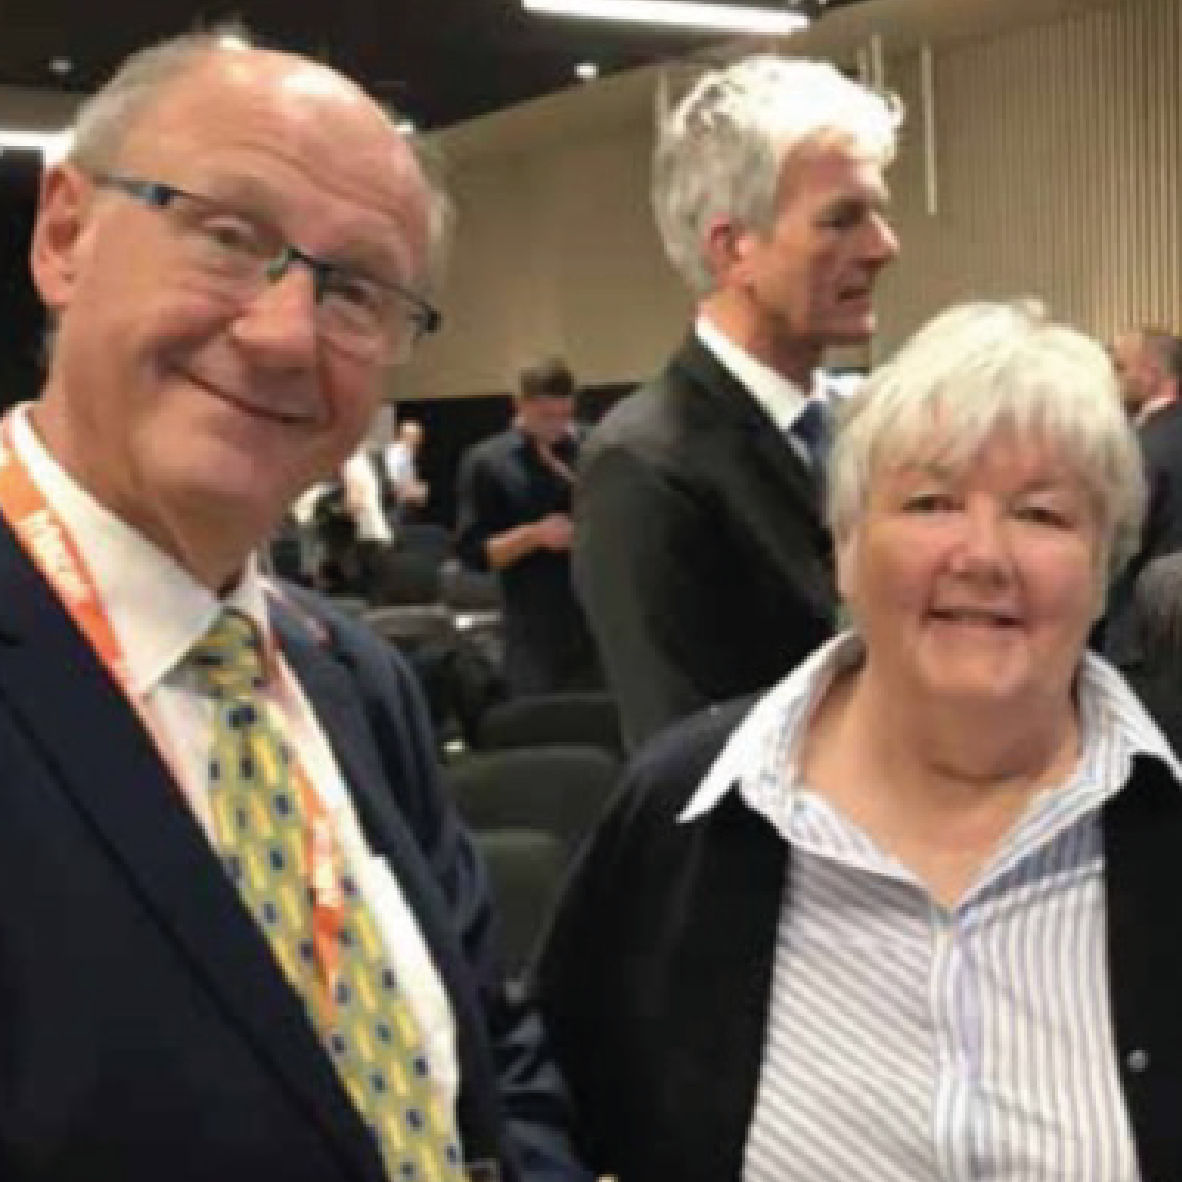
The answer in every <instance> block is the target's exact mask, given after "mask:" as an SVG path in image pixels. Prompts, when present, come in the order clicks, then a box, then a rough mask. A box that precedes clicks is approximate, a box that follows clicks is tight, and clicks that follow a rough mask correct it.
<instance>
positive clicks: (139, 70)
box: [66, 21, 453, 283]
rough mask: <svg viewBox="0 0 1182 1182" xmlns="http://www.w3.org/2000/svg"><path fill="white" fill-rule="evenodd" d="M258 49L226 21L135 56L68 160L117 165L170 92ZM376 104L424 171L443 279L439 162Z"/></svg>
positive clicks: (106, 91) (85, 107)
mask: <svg viewBox="0 0 1182 1182" xmlns="http://www.w3.org/2000/svg"><path fill="white" fill-rule="evenodd" d="M256 47H257V43H256V41H255V40H254V38H253V37H252V35H251V34H250V32H249V30H248V29H247V28H246V26H245V25H243V24H241V23H240V22H238V21H226V22H220V23H218V24H217V25H214V26H212V27H210V28H208V29H203V30H199V31H197V32H193V33H182V34H180V35H179V36H176V37H170V38H169V39H168V40H166V41H161V42H158V43H157V44H155V45H149V46H147V47H146V48H145V49H141V50H138V51H137V52H135V53H133V54H131V55H130V56H129V57H128V58H126V59H125V60H124V62H123V64H122V65H121V66H120V67H119V69H118V70H117V71H116V72H115V74H114V75H112V77H111V78H110V79H109V80H108V81H107V82H106V83H105V84H104V85H103V86H102V87H101V88H100V89H99V90H97V91H96V92H95V93H94V94H93V95H92V96H91V97H90V98H89V99H87V100H86V101H85V102H84V103H83V104H82V105H81V106H80V107H79V109H78V114H77V116H76V118H75V121H74V127H73V141H72V143H71V146H70V150H69V152H68V153H67V156H66V159H67V160H68V161H70V162H71V163H73V164H76V165H78V166H79V167H80V168H82V169H85V170H86V171H88V172H102V171H104V170H106V169H110V168H113V167H115V166H116V163H117V161H118V159H119V155H120V152H121V151H122V149H123V144H124V142H125V140H126V139H127V136H128V134H129V133H130V132H131V130H132V129H133V128H134V127H135V125H136V123H137V121H138V120H139V119H140V117H141V116H142V115H143V114H144V113H145V112H147V111H149V110H151V108H152V106H153V105H154V104H155V103H156V102H157V100H158V99H159V98H160V96H161V94H162V93H163V92H164V91H165V90H167V89H168V88H169V87H171V86H173V85H175V84H176V83H177V82H179V81H180V80H181V79H182V78H184V77H185V76H186V75H187V74H189V73H191V72H192V71H194V70H196V69H198V68H199V67H201V66H202V65H204V64H205V63H206V62H207V61H208V60H209V59H210V58H211V57H213V56H215V55H217V54H223V53H236V52H244V51H248V50H251V49H254V48H256ZM309 60H311V59H309ZM373 101H374V105H375V106H377V107H378V108H379V109H380V110H381V111H382V112H383V114H384V115H385V117H386V119H387V120H388V121H389V123H390V126H391V128H392V129H393V130H394V131H396V132H398V134H399V135H401V136H402V137H403V138H404V139H405V140H406V141H407V142H408V144H409V145H410V147H411V149H412V151H413V152H414V153H415V157H416V159H417V160H418V162H419V165H420V168H421V170H422V173H423V178H424V181H425V183H426V186H427V200H428V219H429V221H428V225H429V239H428V251H427V254H428V257H427V274H426V276H424V278H425V279H426V280H427V281H428V283H432V282H435V281H437V280H438V278H439V276H440V274H441V272H442V270H443V267H444V264H445V261H446V255H447V249H448V244H449V240H450V236H451V228H452V221H453V214H452V205H451V202H450V200H449V199H448V197H447V195H446V193H445V192H444V189H443V186H442V183H441V182H440V179H439V177H440V173H441V168H440V165H439V161H438V160H437V159H436V158H435V157H434V156H433V155H432V154H430V153H429V152H428V151H426V150H425V149H424V147H423V145H422V144H421V143H420V142H418V141H417V140H416V139H415V138H414V137H413V136H408V135H406V134H405V133H404V132H403V131H402V127H401V124H402V120H401V117H400V116H399V115H398V114H397V113H396V112H393V111H391V110H389V108H388V107H386V106H385V105H384V104H382V103H379V102H378V101H377V100H376V99H375V100H373Z"/></svg>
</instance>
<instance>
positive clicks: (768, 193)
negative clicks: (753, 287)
mask: <svg viewBox="0 0 1182 1182" xmlns="http://www.w3.org/2000/svg"><path fill="white" fill-rule="evenodd" d="M902 114H903V111H902V104H901V103H900V102H899V100H898V99H896V98H895V97H894V96H891V95H884V94H879V93H876V92H875V91H872V90H869V89H868V88H867V87H865V86H862V85H860V84H859V83H857V82H853V81H851V80H850V79H848V78H847V77H845V75H844V74H842V73H841V72H840V71H839V70H837V69H836V68H835V67H834V66H831V65H829V64H828V63H825V62H814V61H804V60H795V61H790V60H788V59H785V58H779V57H774V56H771V55H759V56H756V57H749V58H744V59H743V60H742V61H739V62H736V63H735V64H733V65H731V66H728V67H727V68H725V69H721V70H713V71H711V72H710V73H708V74H706V75H705V76H703V77H702V78H700V79H699V80H698V82H697V83H696V85H695V86H694V87H693V88H692V89H691V90H690V92H689V93H688V94H687V95H686V96H685V98H683V99H682V100H681V102H680V103H679V104H678V105H677V106H676V107H675V108H674V109H673V110H672V111H671V112H670V113H668V114H667V115H663V116H662V117H661V118H660V120H659V126H658V128H657V146H656V152H655V155H654V159H653V183H652V200H653V209H654V212H655V214H656V219H657V227H658V229H659V230H660V233H661V239H662V241H663V242H664V245H665V253H666V254H667V255H668V256H669V260H670V261H671V262H672V263H673V265H674V266H675V267H676V268H677V269H678V271H680V272H681V274H682V275H683V276H684V277H685V279H686V281H687V282H688V283H689V285H690V286H691V287H692V288H693V290H694V291H695V292H696V293H697V294H699V295H706V294H708V293H709V292H710V291H711V290H712V289H713V287H714V276H713V275H712V274H711V269H710V266H709V263H708V261H707V258H706V252H705V247H706V232H707V230H708V228H709V225H710V223H711V221H712V220H713V219H714V218H716V217H719V216H723V217H727V218H730V219H733V220H734V221H736V222H738V223H739V224H741V225H742V226H744V227H746V228H747V229H749V230H751V231H753V232H755V233H767V232H768V231H769V230H770V228H771V224H772V221H773V217H774V213H775V201H776V191H777V188H778V185H779V182H780V175H781V172H782V169H783V166H784V163H785V161H786V160H787V159H788V158H789V157H791V156H792V154H793V153H795V152H797V151H798V150H799V149H801V148H804V147H811V146H822V145H826V144H830V143H836V144H840V145H842V146H844V147H848V148H849V149H850V150H851V151H853V152H854V153H855V154H856V155H858V156H864V157H866V158H868V159H870V160H872V161H874V162H875V163H877V164H880V165H881V166H883V167H885V166H886V165H887V164H888V163H889V162H890V161H891V160H892V159H893V157H894V153H895V141H896V134H897V130H898V127H899V124H900V122H901V120H902Z"/></svg>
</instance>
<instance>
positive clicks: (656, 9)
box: [521, 0, 809, 35]
mask: <svg viewBox="0 0 1182 1182" xmlns="http://www.w3.org/2000/svg"><path fill="white" fill-rule="evenodd" d="M521 2H522V5H523V7H525V8H526V9H528V10H530V11H533V12H546V13H551V14H553V15H555V16H577V17H584V18H587V19H591V20H613V21H633V22H636V23H639V24H646V25H676V26H679V27H682V28H696V29H715V30H721V31H724V32H731V33H765V34H770V35H776V34H784V33H797V32H799V31H800V30H801V29H803V28H805V27H806V26H807V25H808V23H809V18H808V17H807V16H806V15H805V14H804V13H803V12H800V11H799V10H797V9H792V8H784V7H783V6H779V7H775V8H767V7H764V8H759V7H756V6H755V5H742V6H740V5H737V4H705V3H696V2H694V0H521Z"/></svg>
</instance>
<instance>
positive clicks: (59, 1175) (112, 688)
mask: <svg viewBox="0 0 1182 1182" xmlns="http://www.w3.org/2000/svg"><path fill="white" fill-rule="evenodd" d="M303 606H304V609H305V611H306V610H307V609H308V608H309V606H311V607H312V610H313V611H315V612H319V611H320V607H319V605H318V604H313V603H312V602H311V601H305V602H304V604H303ZM275 614H276V617H277V618H276V626H277V630H278V633H279V636H280V643H281V645H282V648H283V652H284V655H285V657H286V659H287V661H288V662H289V664H290V666H291V668H292V669H293V670H294V672H295V674H296V676H297V677H298V678H299V680H300V682H301V685H302V686H303V688H304V690H305V692H306V694H307V696H308V699H309V700H310V702H311V704H312V707H313V709H314V711H315V713H316V715H317V718H318V719H319V721H320V724H321V726H322V727H323V729H324V731H325V733H326V735H327V736H328V739H329V741H330V744H331V746H332V748H333V751H334V753H335V755H336V758H337V760H338V762H339V764H340V767H341V770H342V772H343V774H344V776H345V778H346V780H347V782H348V784H349V786H350V789H351V792H352V795H353V799H354V802H355V805H356V808H357V812H358V815H359V818H360V820H361V824H362V828H363V829H364V831H365V833H366V836H367V838H368V841H369V843H370V846H371V848H372V849H373V850H374V852H375V853H377V854H380V855H381V856H383V857H384V858H386V860H387V862H388V864H389V866H390V868H391V870H392V871H393V874H394V876H395V878H396V879H397V881H398V883H399V885H400V887H401V889H402V891H403V892H404V894H405V895H406V897H407V900H408V903H409V905H410V906H411V908H412V910H413V911H414V913H415V915H416V917H417V919H418V922H419V925H420V927H421V929H422V931H423V933H424V936H425V938H426V940H427V942H428V944H429V946H430V949H431V952H432V955H433V957H434V961H435V965H436V967H437V969H438V970H439V972H440V974H441V977H442V979H443V981H444V984H445V986H446V989H447V992H448V994H449V998H450V1001H451V1005H452V1009H453V1012H454V1015H455V1020H456V1024H457V1044H458V1047H457V1049H458V1055H459V1059H460V1067H461V1081H462V1082H461V1093H460V1098H459V1103H458V1116H459V1123H460V1133H461V1138H462V1140H463V1143H464V1149H465V1155H466V1157H467V1158H468V1159H469V1160H474V1159H491V1160H495V1161H497V1162H498V1163H499V1165H500V1168H501V1175H502V1177H506V1178H522V1179H530V1180H533V1179H538V1180H543V1179H544V1180H545V1182H557V1180H558V1179H570V1178H577V1179H580V1180H581V1179H583V1178H584V1176H585V1175H584V1173H583V1171H582V1170H581V1168H580V1167H579V1166H578V1165H577V1164H576V1162H575V1161H574V1159H573V1157H572V1156H571V1154H570V1152H569V1149H568V1142H567V1137H566V1121H567V1106H566V1101H565V1095H564V1091H563V1088H562V1085H561V1083H560V1081H559V1079H558V1077H557V1074H556V1073H555V1072H554V1070H553V1069H552V1067H551V1066H550V1063H549V1060H548V1058H547V1057H546V1055H545V1054H544V1052H543V1049H542V1046H541V1038H540V1027H539V1024H538V1022H537V1019H536V1018H535V1017H534V1015H533V1013H532V1011H530V1010H528V1009H526V1008H524V1007H522V1006H520V1005H515V1004H513V1003H511V1002H510V1001H509V1000H508V999H506V997H505V995H504V992H503V990H502V988H501V985H500V976H499V972H498V968H497V965H496V957H495V953H494V949H493V945H494V939H493V931H492V926H493V924H492V919H491V914H490V909H489V905H488V895H487V890H486V884H485V879H484V876H483V871H482V869H481V867H480V864H479V861H478V859H477V858H476V856H475V855H474V852H473V847H472V845H471V843H470V842H469V840H468V839H467V837H466V836H465V834H464V833H463V832H462V831H461V829H460V828H459V827H458V825H457V823H456V820H455V818H454V815H453V813H452V811H451V809H450V808H449V807H447V806H446V805H445V803H444V798H443V797H442V795H441V793H440V789H439V786H438V784H437V779H436V771H435V767H434V762H433V757H432V753H431V745H430V741H429V731H428V730H427V726H426V723H425V721H424V715H423V710H422V707H421V704H420V701H419V698H418V696H417V694H416V692H415V690H414V687H413V685H412V683H411V682H410V679H409V677H408V675H407V674H406V672H405V671H404V669H403V667H402V665H401V663H400V661H399V660H398V658H397V656H396V655H395V654H394V653H393V652H392V651H391V650H389V649H388V648H386V647H385V646H383V645H381V644H379V643H378V642H376V641H375V640H373V639H372V638H371V637H369V636H368V634H366V633H365V632H363V631H362V630H361V629H359V628H358V627H357V626H356V625H351V624H349V623H348V622H346V621H345V620H343V619H338V618H335V617H332V616H327V617H324V619H325V622H326V624H327V628H323V629H322V628H318V627H309V624H308V620H307V619H306V617H305V615H304V613H302V612H301V613H295V612H291V611H287V610H284V609H282V608H277V610H276V613H275ZM0 900H2V902H0V1177H3V1178H4V1179H14V1180H21V1182H24V1180H29V1182H32V1180H33V1179H36V1180H37V1182H58V1180H60V1182H66V1180H70V1182H74V1180H76V1179H79V1178H84V1177H95V1178H117V1179H119V1180H120V1182H159V1180H160V1179H165V1178H167V1179H169V1180H170V1182H188V1180H192V1182H198V1180H200V1182H212V1180H213V1179H219V1180H221V1179H238V1178H241V1179H247V1178H250V1179H276V1180H278V1179H282V1180H283V1182H303V1180H307V1182H312V1180H316V1182H337V1180H341V1182H343V1180H345V1179H357V1180H363V1179H366V1180H369V1182H379V1180H380V1179H382V1178H383V1177H384V1174H383V1169H382V1165H381V1161H380V1158H379V1155H378V1153H377V1151H376V1148H375V1146H374V1143H373V1141H372V1139H371V1137H370V1136H369V1134H368V1132H367V1131H366V1129H365V1128H364V1126H363V1124H362V1122H361V1119H360V1118H359V1116H358V1115H357V1113H356V1111H355V1110H354V1108H353V1107H352V1105H351V1103H350V1101H349V1099H348V1097H347V1095H346V1093H345V1092H344V1091H343V1089H342V1087H341V1085H340V1084H339V1082H338V1080H337V1078H336V1076H335V1074H334V1071H333V1068H332V1066H331V1064H330V1063H329V1061H328V1059H327V1058H326V1056H325V1054H324V1053H323V1051H322V1050H321V1047H320V1045H319V1043H318V1042H317V1038H316V1035H315V1033H314V1031H313V1028H312V1026H311V1025H310V1024H309V1022H308V1020H307V1018H306V1016H305V1014H304V1012H303V1009H302V1006H301V1004H300V1002H299V1000H298V998H297V997H296V995H295V994H294V993H293V992H292V990H291V989H290V988H289V987H288V985H287V984H286V982H285V980H284V978H283V976H282V974H281V972H280V971H279V970H278V968H277V967H276V964H275V962H274V960H273V958H272V956H271V954H270V952H269V950H268V949H267V947H266V944H265V942H264V941H263V939H262V938H261V936H260V935H259V933H258V931H257V929H256V928H255V926H254V924H253V923H252V921H251V919H250V917H249V916H248V914H247V912H246V911H245V909H244V908H243V907H242V905H241V903H240V902H239V900H238V898H237V896H236V893H235V891H234V888H233V886H232V885H231V884H230V882H229V880H228V879H227V877H226V875H225V874H224V873H223V871H222V869H221V867H220V864H219V862H218V860H217V858H216V856H215V854H214V853H213V851H212V850H211V849H210V847H209V845H208V842H207V841H206V839H205V837H204V835H203V833H202V831H201V829H200V828H199V826H198V825H197V823H196V821H195V820H194V818H193V817H192V815H191V814H190V812H189V809H188V808H187V806H186V804H185V802H184V800H183V799H182V797H181V795H180V793H179V791H178V790H177V788H176V786H175V784H174V782H173V780H172V778H171V776H170V774H169V772H168V770H167V768H166V767H165V765H164V764H163V763H162V761H161V759H160V757H159V756H158V754H157V752H156V749H155V747H154V746H153V744H152V742H151V740H150V739H149V737H148V735H147V733H146V732H145V730H144V729H143V727H142V725H141V723H140V722H139V720H138V718H137V716H136V714H135V713H134V712H133V710H132V709H131V708H130V707H129V705H128V703H127V702H126V700H125V699H124V697H123V695H122V693H121V692H120V690H119V689H118V688H117V687H116V685H115V684H114V682H113V681H112V680H111V678H110V677H109V675H108V674H107V672H106V670H105V669H104V668H103V667H102V665H101V664H100V663H99V661H98V659H97V657H96V656H95V654H94V653H93V652H92V650H91V649H90V648H89V647H88V645H87V644H86V643H85V642H84V641H83V639H82V637H81V636H80V634H79V633H78V632H77V630H76V629H75V627H74V624H73V623H72V621H71V620H70V619H69V617H68V616H67V614H66V613H65V612H64V610H63V609H62V607H61V605H60V604H59V602H58V601H57V599H56V598H55V596H54V595H53V594H52V592H51V591H50V590H49V588H48V586H47V585H46V584H45V583H44V581H43V580H42V578H41V576H40V575H39V574H38V573H37V572H36V570H35V569H34V568H33V566H32V565H31V564H30V562H29V561H28V559H27V558H26V557H25V555H24V554H23V552H22V551H21V550H20V548H19V546H18V545H17V543H16V541H15V539H14V538H13V535H12V533H11V531H10V530H9V529H8V527H7V525H5V524H3V523H0Z"/></svg>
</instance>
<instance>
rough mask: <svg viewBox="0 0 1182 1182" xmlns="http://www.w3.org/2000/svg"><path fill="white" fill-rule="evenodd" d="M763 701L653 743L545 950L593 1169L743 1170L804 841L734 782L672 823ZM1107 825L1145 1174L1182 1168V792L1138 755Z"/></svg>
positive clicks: (1125, 1051)
mask: <svg viewBox="0 0 1182 1182" xmlns="http://www.w3.org/2000/svg"><path fill="white" fill-rule="evenodd" d="M749 705H750V703H749V702H748V703H743V704H739V705H733V706H728V707H726V708H723V709H721V710H717V711H709V712H706V713H704V714H702V715H700V716H698V717H697V718H694V719H692V720H690V721H687V722H686V723H684V724H682V725H681V726H679V727H677V728H675V729H674V730H673V731H671V732H669V733H668V734H667V735H665V736H662V737H661V738H660V739H658V740H656V741H655V742H654V743H653V744H652V745H651V747H649V748H648V749H646V751H645V752H644V753H643V754H642V755H641V757H640V758H639V759H638V760H637V761H636V763H635V764H634V766H633V768H632V769H631V771H630V774H629V776H628V777H627V778H626V779H625V781H624V783H623V785H622V788H621V791H620V792H619V793H617V795H616V797H615V800H614V803H613V805H612V807H611V809H610V811H609V812H608V814H607V815H606V816H605V818H604V819H603V821H602V822H601V824H600V826H599V829H598V830H597V832H596V834H595V837H594V839H593V841H592V842H591V844H590V845H589V846H588V847H587V849H586V850H585V852H584V854H583V857H582V859H581V861H580V862H579V864H578V865H577V867H576V869H575V871H574V874H573V876H572V878H571V880H570V882H569V883H568V885H567V889H566V892H565V895H564V897H563V899H562V900H561V901H560V903H559V906H558V908H557V910H556V913H555V918H554V921H553V925H552V928H551V931H550V933H549V937H548V939H547V940H546V942H545V944H544V946H543V950H542V955H541V958H540V962H539V967H538V972H537V975H536V982H535V984H536V986H537V989H538V993H539V996H540V1000H541V1002H542V1009H543V1014H544V1017H545V1019H546V1024H547V1029H548V1030H549V1033H550V1036H551V1039H552V1043H553V1046H554V1050H555V1053H556V1055H557V1056H558V1059H559V1061H560V1062H561V1063H562V1065H563V1070H564V1072H565V1074H566V1077H567V1080H568V1081H569V1083H570V1086H571V1091H572V1093H573V1095H574V1099H575V1102H576V1104H577V1105H578V1106H579V1110H580V1115H581V1117H582V1119H583V1122H584V1124H585V1127H586V1130H587V1134H588V1137H589V1150H590V1156H591V1160H592V1165H593V1166H594V1167H595V1168H596V1169H597V1170H598V1171H599V1172H600V1173H603V1174H610V1175H612V1176H613V1177H615V1178H618V1179H619V1182H719V1180H720V1179H725V1180H726V1182H739V1180H740V1179H741V1178H742V1176H743V1160H744V1157H743V1155H744V1150H745V1146H746V1140H747V1133H748V1128H749V1126H750V1123H751V1118H752V1115H753V1113H754V1110H755V1101H756V1091H757V1087H758V1084H759V1073H760V1067H761V1062H762V1057H763V1052H764V1045H765V1041H766V1025H767V1017H768V1008H769V1005H770V1000H771V988H772V970H773V963H774V953H775V948H776V940H777V933H778V930H779V923H780V918H781V908H782V906H783V905H784V903H785V900H786V899H787V900H789V901H790V899H791V890H792V864H791V847H790V845H789V844H788V843H787V842H785V841H784V840H783V838H781V837H780V836H779V835H778V834H777V833H776V831H775V830H774V829H773V827H772V826H771V825H769V824H768V822H767V820H766V819H765V818H763V817H761V816H759V815H757V814H756V813H754V812H753V811H752V810H751V809H750V808H749V807H748V806H747V805H746V804H745V803H744V802H743V801H742V799H741V798H740V797H739V795H738V793H737V792H732V793H731V794H730V796H729V797H727V798H726V799H724V800H723V801H721V802H720V803H719V804H718V805H717V806H716V807H715V808H713V809H711V810H710V811H709V812H708V813H707V814H706V815H705V816H703V817H700V818H698V819H696V820H694V821H692V822H689V823H686V824H681V823H679V822H678V820H677V818H678V817H679V816H680V814H681V812H682V811H683V809H684V808H685V806H686V805H687V804H688V803H689V800H690V798H691V797H692V795H693V793H694V792H695V790H696V789H697V787H698V785H699V784H700V783H701V781H702V779H703V778H704V776H705V775H706V772H707V771H708V769H709V768H710V767H711V765H712V764H713V762H714V760H715V759H716V758H717V756H718V754H719V752H720V750H721V748H722V746H723V744H724V743H725V741H726V739H727V738H728V736H729V734H730V732H731V731H732V730H733V729H734V727H735V726H736V725H737V724H738V723H739V721H740V720H741V718H742V715H743V713H744V712H745V711H746V709H747V708H748V706H749ZM1101 826H1102V831H1103V843H1104V858H1105V867H1104V891H1105V903H1106V907H1107V932H1108V965H1109V1004H1110V1006H1111V1011H1112V1016H1113V1030H1114V1034H1115V1039H1116V1063H1117V1068H1118V1070H1119V1072H1120V1082H1121V1087H1122V1090H1123V1093H1124V1097H1125V1102H1126V1105H1127V1108H1128V1113H1129V1119H1130V1122H1131V1125H1132V1132H1133V1137H1134V1140H1135V1141H1136V1145H1137V1155H1138V1159H1139V1162H1140V1167H1141V1177H1142V1178H1143V1179H1144V1182H1167V1180H1168V1179H1172V1178H1177V1177H1179V1175H1180V1174H1182V1123H1180V1122H1179V1120H1178V1112H1179V1106H1180V1105H1182V1007H1180V1006H1179V1002H1178V999H1179V997H1182V924H1180V923H1179V899H1182V863H1180V861H1179V857H1178V851H1179V850H1180V849H1182V791H1179V787H1178V784H1177V783H1176V782H1175V781H1174V780H1173V778H1172V777H1171V775H1170V773H1169V771H1168V770H1167V769H1166V768H1165V766H1164V765H1162V764H1161V763H1159V762H1157V761H1156V760H1154V759H1151V758H1150V757H1148V756H1138V757H1137V759H1136V762H1135V764H1134V772H1133V776H1132V779H1131V781H1130V783H1129V784H1128V785H1126V787H1125V788H1124V789H1123V790H1122V791H1121V792H1120V793H1118V794H1117V795H1116V796H1115V797H1113V798H1112V800H1110V801H1109V803H1108V804H1106V805H1105V806H1104V808H1103V810H1102V814H1101ZM840 987H841V983H840V981H835V982H834V988H835V989H839V988H840Z"/></svg>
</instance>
